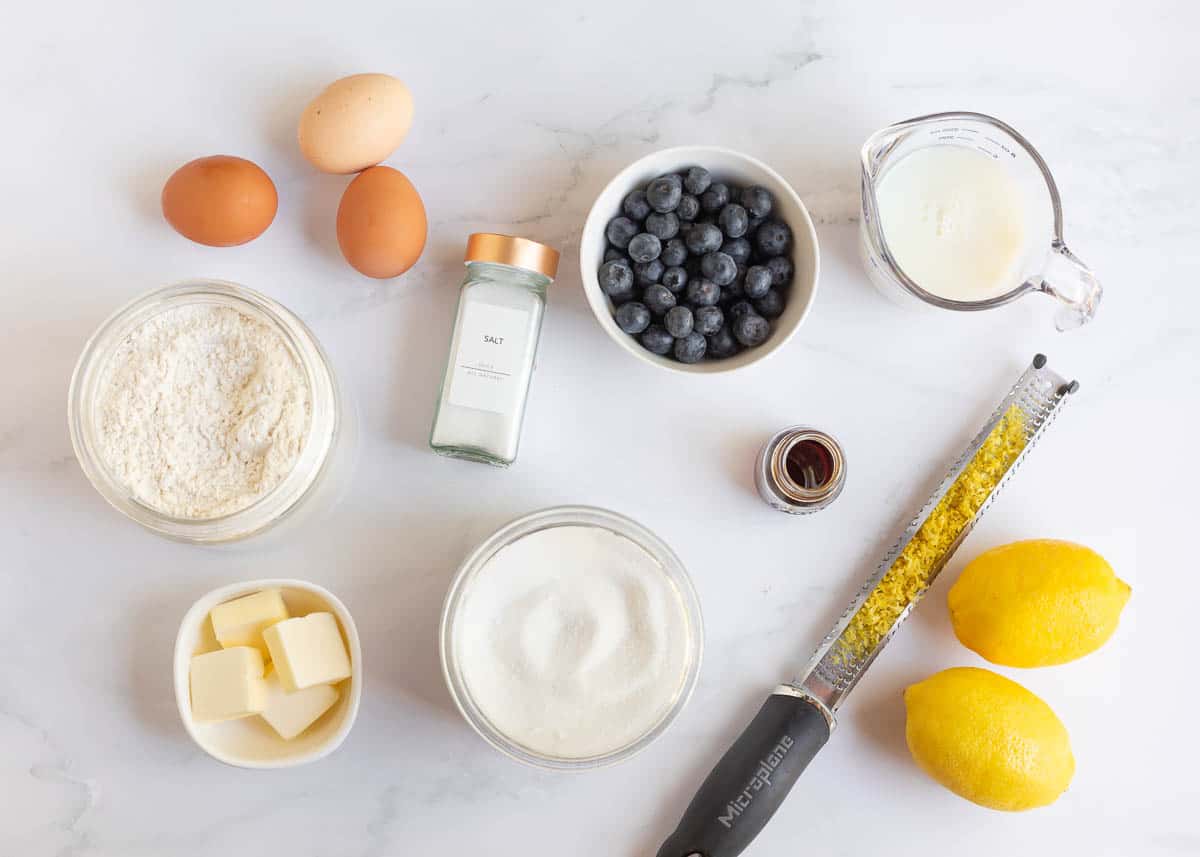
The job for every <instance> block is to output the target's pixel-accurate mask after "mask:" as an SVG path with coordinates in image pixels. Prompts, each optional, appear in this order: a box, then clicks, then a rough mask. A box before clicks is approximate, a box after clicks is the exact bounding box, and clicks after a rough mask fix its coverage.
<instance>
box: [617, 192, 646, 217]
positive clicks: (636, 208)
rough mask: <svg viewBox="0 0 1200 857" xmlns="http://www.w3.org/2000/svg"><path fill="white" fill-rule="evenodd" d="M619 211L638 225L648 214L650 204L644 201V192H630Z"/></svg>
mask: <svg viewBox="0 0 1200 857" xmlns="http://www.w3.org/2000/svg"><path fill="white" fill-rule="evenodd" d="M621 211H623V212H625V214H626V216H628V217H631V218H632V219H634V220H636V221H638V222H639V223H640V222H641V221H643V220H645V219H646V217H647V215H649V214H650V203H648V202H647V201H646V192H645V191H644V190H631V191H630V192H629V193H628V194H627V195H626V196H625V199H624V200H622V202H621Z"/></svg>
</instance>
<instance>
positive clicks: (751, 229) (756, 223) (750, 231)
mask: <svg viewBox="0 0 1200 857" xmlns="http://www.w3.org/2000/svg"><path fill="white" fill-rule="evenodd" d="M766 219H767V218H765V217H751V218H750V225H749V226H747V227H746V235H747V236H752V235H754V233H755V232H757V231H758V227H760V226H762V225H763V223H764V222H766Z"/></svg>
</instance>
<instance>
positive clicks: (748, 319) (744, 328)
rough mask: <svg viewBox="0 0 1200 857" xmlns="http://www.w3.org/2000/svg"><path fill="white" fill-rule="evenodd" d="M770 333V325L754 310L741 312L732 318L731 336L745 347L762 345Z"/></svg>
mask: <svg viewBox="0 0 1200 857" xmlns="http://www.w3.org/2000/svg"><path fill="white" fill-rule="evenodd" d="M770 335H771V325H769V324H767V320H766V319H765V318H763V317H762V316H761V315H759V314H758V313H756V312H753V311H751V312H746V313H742V314H741V315H740V316H738V317H737V318H735V319H734V320H733V336H734V339H736V340H737V341H738V342H740V343H742V345H745V346H746V347H747V348H753V347H754V346H756V345H762V344H763V343H764V342H766V341H767V337H768V336H770Z"/></svg>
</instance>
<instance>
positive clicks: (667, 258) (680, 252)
mask: <svg viewBox="0 0 1200 857" xmlns="http://www.w3.org/2000/svg"><path fill="white" fill-rule="evenodd" d="M687 257H688V252H687V245H686V244H684V243H683V239H682V238H672V239H671V240H670V241H668V242H667V243H666V244H664V245H663V249H662V253H660V254H659V257H658V258H660V259H662V263H663V264H664V265H666V266H667V267H668V268H674V267H675V266H676V265H682V264H683V263H684V262H686V261H687Z"/></svg>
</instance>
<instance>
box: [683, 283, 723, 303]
mask: <svg viewBox="0 0 1200 857" xmlns="http://www.w3.org/2000/svg"><path fill="white" fill-rule="evenodd" d="M720 299H721V287H720V286H718V285H717V284H716V283H714V282H713V281H712V280H705V279H703V278H699V277H697V278H696V279H694V280H692V281H691V282H690V283H688V287H687V302H688V303H690V304H691V305H692V306H694V307H702V306H712V305H713V304H715V303H716V302H717V301H719V300H720Z"/></svg>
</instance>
